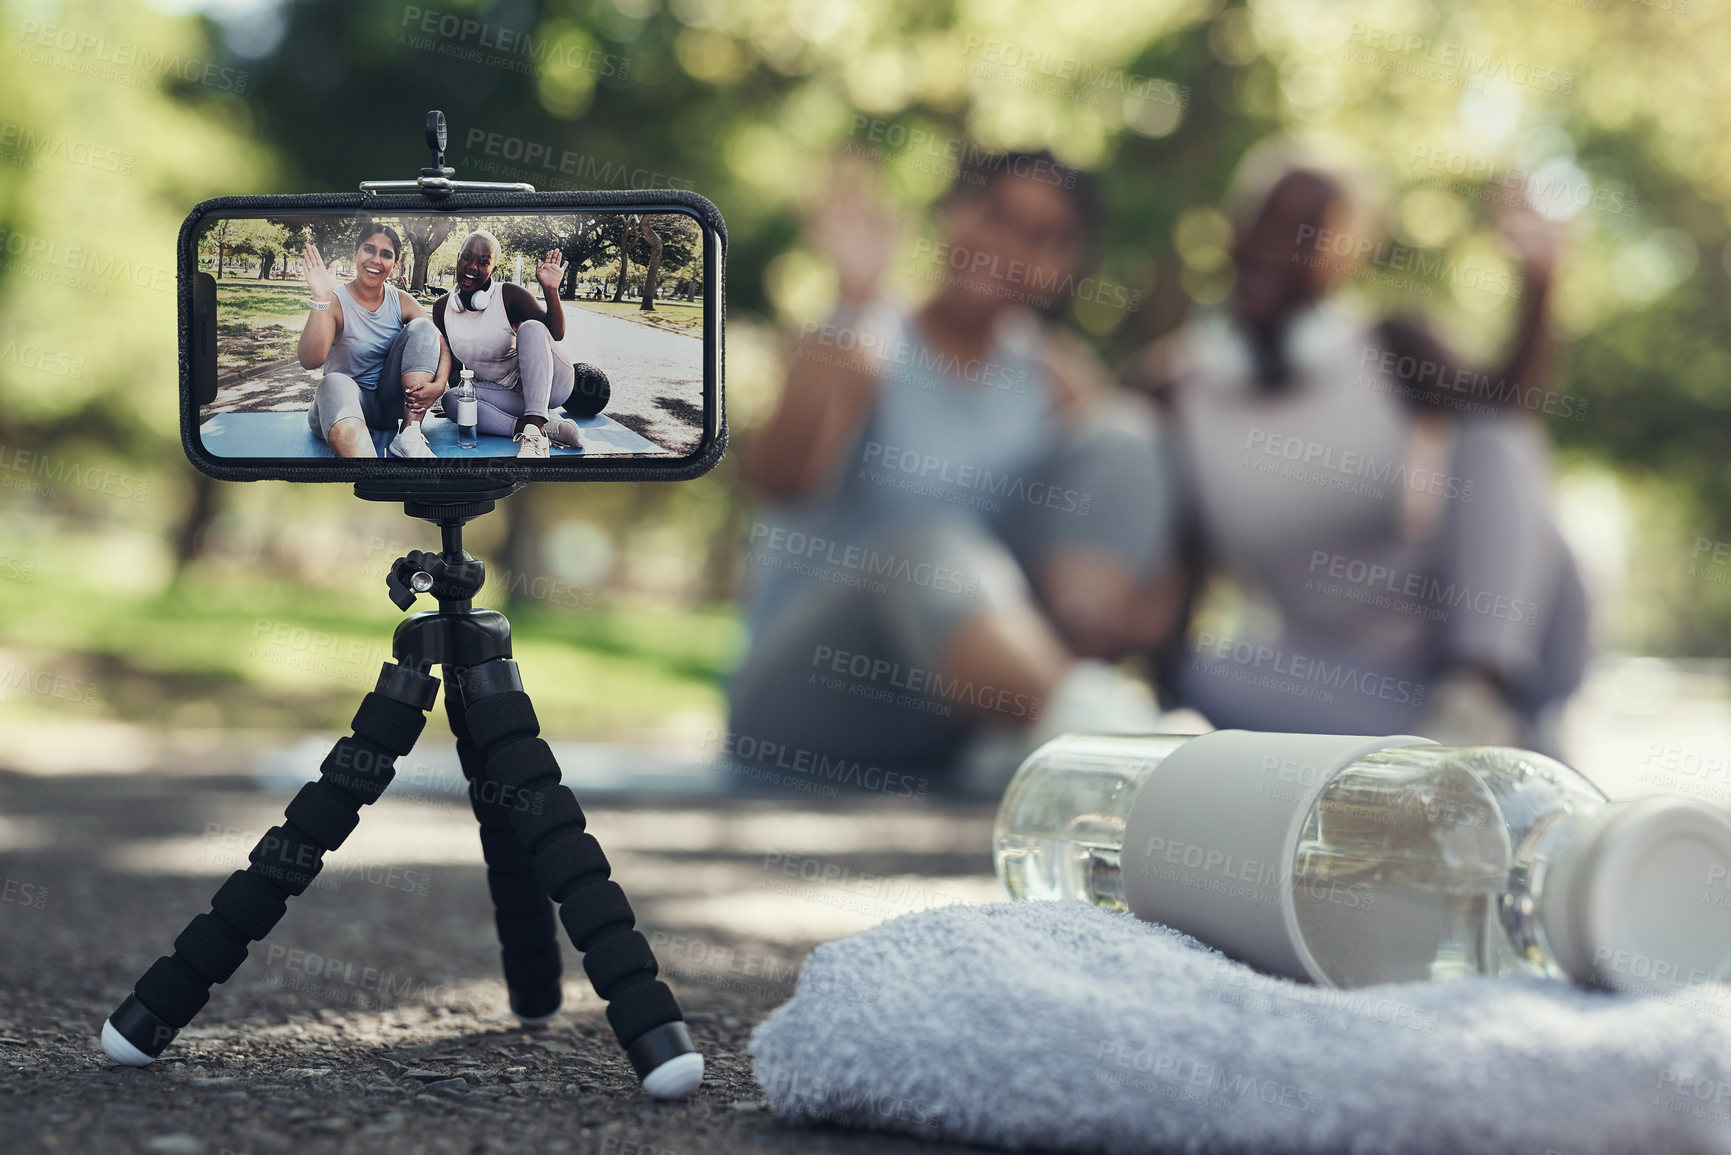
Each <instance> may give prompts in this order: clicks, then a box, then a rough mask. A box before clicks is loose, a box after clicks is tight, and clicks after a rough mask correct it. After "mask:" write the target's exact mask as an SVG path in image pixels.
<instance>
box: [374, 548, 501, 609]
mask: <svg viewBox="0 0 1731 1155" xmlns="http://www.w3.org/2000/svg"><path fill="white" fill-rule="evenodd" d="M486 580H487V572H486V567H485V566H483V565H482V563H480V562H479V561H476V560H475V559H474V558H471V557H469V556H468V555H466V554H465V555H464V558H463V560H462V561H456V562H450V561H446V560H445V559H444V558H443V557H441V556H439V555H438V554H436V553H427V552H426V551H424V550H418V549H417V550H411V551H410V552H409V553H408V554H407V555H406V556H404V557H400V558H398V559H397V560H396V561H395V562H393V563H391V572H390V574H389V575H388V576H387V577H386V578H385V588H386V589H387V590H388V591H390V595H391V601H393V602H395V603H396V606H397V608H398V609H400V610H406V609H408V608H409V607H410V606H412V605H414V604H415V598H416V596H417V595H419V594H424V593H431V594H432V595H433V596H434V597H435V598H437V599H438V600H439V601H442V602H446V601H453V602H460V601H468V600H469V599H471V598H473V597H474V596H475V595H476V594H477V593H479V592H480V590H481V586H482V585H483V584H484V583H485V582H486Z"/></svg>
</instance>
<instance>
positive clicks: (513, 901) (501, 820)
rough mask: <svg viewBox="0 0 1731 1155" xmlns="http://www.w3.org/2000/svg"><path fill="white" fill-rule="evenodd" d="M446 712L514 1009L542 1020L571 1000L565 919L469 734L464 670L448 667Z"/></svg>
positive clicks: (526, 1019)
mask: <svg viewBox="0 0 1731 1155" xmlns="http://www.w3.org/2000/svg"><path fill="white" fill-rule="evenodd" d="M445 676H446V679H447V681H446V686H445V714H446V716H447V717H449V718H450V720H451V733H452V734H454V735H455V736H456V739H457V758H458V759H459V760H460V761H461V762H462V764H463V777H465V778H467V779H468V780H469V804H470V805H471V806H472V807H473V808H474V810H475V818H476V820H477V821H479V822H480V824H481V856H482V858H484V859H485V860H486V863H487V890H488V891H489V892H490V893H491V894H492V896H493V922H494V925H495V926H497V928H498V931H499V948H500V950H499V959H500V962H501V963H502V964H503V965H504V970H505V988H506V990H507V991H509V992H510V996H511V1011H512V1013H513V1014H515V1015H516V1016H517V1018H518V1020H519V1021H521V1022H522V1023H523V1024H524V1025H525V1026H537V1025H539V1024H541V1023H545V1022H547V1021H548V1020H549V1019H551V1018H552V1017H553V1016H554V1015H556V1014H558V1013H559V1007H560V1005H561V1004H562V1003H563V1002H564V992H563V991H562V990H561V989H560V981H559V980H560V977H561V976H562V974H563V973H564V964H563V963H562V962H561V961H560V958H559V924H558V923H557V922H556V921H555V920H554V917H553V904H552V902H551V901H549V900H548V898H547V891H546V890H545V889H544V888H543V887H542V886H541V883H540V880H539V879H537V878H536V877H535V860H534V859H533V858H531V857H530V856H529V851H528V850H527V849H526V848H525V847H524V845H523V843H522V842H521V841H520V840H519V839H518V838H517V834H516V832H515V831H513V830H512V829H511V817H510V814H511V808H512V806H514V805H515V804H516V802H517V799H515V798H508V797H504V796H503V792H502V791H501V790H500V789H499V788H498V786H497V784H496V783H493V782H492V781H491V780H489V779H488V778H487V775H486V762H485V760H484V759H482V757H481V752H480V751H479V750H477V749H475V743H474V740H473V739H472V738H470V736H469V722H468V719H467V718H466V717H465V715H464V712H463V698H462V694H461V693H460V692H459V689H458V686H457V684H456V678H457V677H458V674H457V673H456V671H455V670H453V669H447V670H446V674H445Z"/></svg>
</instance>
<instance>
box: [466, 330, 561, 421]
mask: <svg viewBox="0 0 1731 1155" xmlns="http://www.w3.org/2000/svg"><path fill="white" fill-rule="evenodd" d="M576 381H577V374H576V371H575V370H574V369H573V368H572V367H571V362H570V361H567V360H566V359H565V355H564V354H563V353H561V352H559V345H558V343H557V342H555V341H554V340H553V334H552V333H550V332H548V331H547V326H546V325H544V324H542V323H541V322H540V321H524V322H523V323H522V324H521V325H519V326H517V384H516V385H514V386H512V385H500V384H499V383H497V382H495V381H476V382H475V392H476V394H477V395H478V397H479V400H480V403H481V404H480V409H479V412H478V415H477V418H476V420H477V422H478V424H479V427H480V430H481V432H482V433H491V434H493V435H495V436H498V437H510V436H511V435H512V434H514V433H516V432H517V420H518V418H520V417H525V416H528V417H546V416H547V415H548V410H549V409H550V408H551V407H552V406H555V405H563V404H565V402H566V400H567V399H568V398H569V397H570V396H571V390H572V388H573V386H575V384H576Z"/></svg>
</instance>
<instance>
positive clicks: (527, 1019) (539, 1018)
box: [511, 1007, 564, 1027]
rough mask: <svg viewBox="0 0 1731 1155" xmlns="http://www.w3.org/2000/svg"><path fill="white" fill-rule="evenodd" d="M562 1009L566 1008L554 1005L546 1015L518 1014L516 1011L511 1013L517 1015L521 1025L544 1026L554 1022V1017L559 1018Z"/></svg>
mask: <svg viewBox="0 0 1731 1155" xmlns="http://www.w3.org/2000/svg"><path fill="white" fill-rule="evenodd" d="M562 1010H564V1008H563V1007H554V1008H553V1009H552V1010H550V1011H548V1012H547V1013H546V1014H544V1015H534V1016H530V1015H518V1014H517V1012H516V1011H512V1012H511V1013H512V1014H513V1015H516V1016H517V1023H518V1025H519V1026H524V1027H544V1026H546V1025H547V1024H548V1023H550V1022H552V1021H553V1020H554V1019H556V1018H558V1017H559V1012H560V1011H562Z"/></svg>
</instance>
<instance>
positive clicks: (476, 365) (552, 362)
mask: <svg viewBox="0 0 1731 1155" xmlns="http://www.w3.org/2000/svg"><path fill="white" fill-rule="evenodd" d="M498 258H499V239H498V238H497V237H495V236H494V235H493V234H492V233H489V232H485V231H477V232H473V233H470V234H469V235H468V236H467V237H465V238H463V248H462V250H461V251H460V252H459V253H458V254H457V284H456V287H455V288H454V289H453V290H452V291H451V292H450V293H447V294H446V295H445V296H443V297H440V298H439V299H438V300H437V301H436V302H434V304H433V323H434V324H436V325H437V326H438V327H439V332H441V333H443V334H444V335H445V339H446V340H447V341H449V342H450V345H451V352H452V353H453V355H455V356H456V357H457V359H458V360H459V361H461V362H462V364H463V365H464V366H465V367H466V368H469V369H473V370H474V371H475V389H476V392H477V393H479V395H480V428H481V432H482V433H491V434H495V435H497V436H500V437H515V438H516V439H517V441H518V449H517V456H518V457H547V456H549V455H550V454H551V452H552V446H554V445H563V446H565V447H567V448H570V449H579V448H581V447H582V445H583V441H582V437H581V434H580V433H579V432H578V429H577V423H576V422H575V421H573V420H571V419H570V418H569V417H560V416H555V415H554V414H553V413H552V411H551V407H552V406H555V405H563V404H565V402H566V401H567V400H569V399H570V397H571V393H572V390H573V389H574V388H575V387H576V369H575V368H574V367H573V366H572V364H571V362H570V360H569V359H568V358H566V357H565V355H564V354H562V353H561V352H560V351H559V342H560V341H563V340H564V339H565V309H564V306H563V305H561V304H560V303H559V282H560V280H561V279H563V278H564V276H565V256H564V254H563V253H561V252H560V251H559V250H558V249H549V250H548V251H547V255H546V257H544V258H543V259H542V260H541V261H540V262H539V263H537V265H536V266H535V281H536V283H538V284H539V285H540V286H541V295H542V297H543V299H544V300H545V301H546V308H542V307H541V305H540V304H539V303H538V302H536V300H535V297H534V294H532V293H530V292H529V290H528V289H525V288H524V287H523V286H522V285H513V284H509V283H506V282H495V281H494V280H493V264H494V262H495V261H497V260H498Z"/></svg>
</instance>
